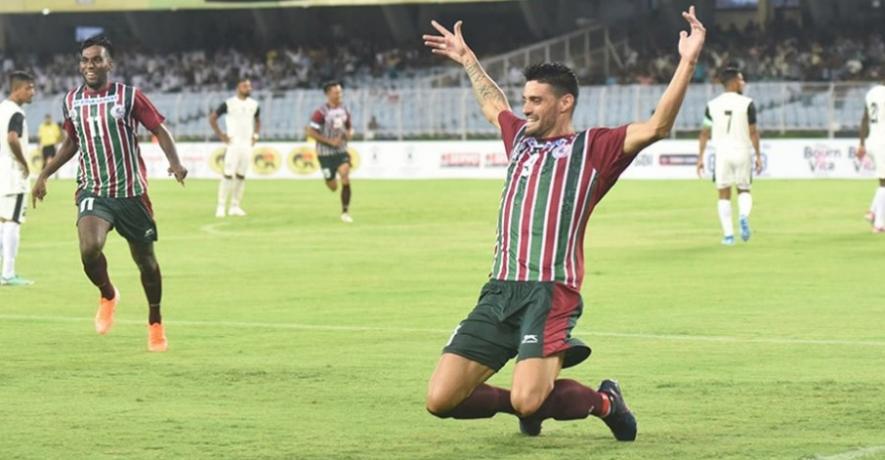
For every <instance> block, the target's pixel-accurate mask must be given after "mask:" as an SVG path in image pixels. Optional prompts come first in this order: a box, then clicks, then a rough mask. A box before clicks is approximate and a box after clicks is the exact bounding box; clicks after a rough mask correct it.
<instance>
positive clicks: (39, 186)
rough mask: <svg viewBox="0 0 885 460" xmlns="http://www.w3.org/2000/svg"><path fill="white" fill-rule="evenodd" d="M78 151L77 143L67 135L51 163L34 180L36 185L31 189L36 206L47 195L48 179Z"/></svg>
mask: <svg viewBox="0 0 885 460" xmlns="http://www.w3.org/2000/svg"><path fill="white" fill-rule="evenodd" d="M76 153H77V144H76V143H75V142H74V141H73V140H71V137H70V136H65V138H64V140H63V141H62V142H61V147H59V148H58V152H56V154H55V157H53V158H52V159H51V160H49V163H48V164H47V165H46V167H45V168H43V171H40V175H38V176H37V180H36V181H34V187H33V189H31V202H32V204H33V205H34V208H36V207H37V201H38V200H39V201H43V197H45V196H46V179H48V178H50V177H52V175H53V174H55V172H56V171H58V170H59V168H61V167H62V166H64V164H65V163H67V162H68V161H69V160H70V159H71V158H74V155H75V154H76Z"/></svg>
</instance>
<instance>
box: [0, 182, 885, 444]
mask: <svg viewBox="0 0 885 460" xmlns="http://www.w3.org/2000/svg"><path fill="white" fill-rule="evenodd" d="M216 186H217V182H215V181H196V180H195V181H190V182H188V184H187V187H185V188H183V189H182V188H181V187H179V186H178V185H176V184H174V183H173V182H171V181H154V182H153V183H152V184H151V197H152V199H153V201H154V207H155V213H156V217H157V221H158V225H159V235H160V241H159V243H158V244H157V254H158V258H159V261H160V265H161V267H162V272H163V275H164V298H163V299H164V302H163V309H164V313H165V319H166V324H167V326H166V327H167V334H168V336H169V341H170V350H169V351H168V352H167V353H164V354H150V353H148V352H147V351H146V330H145V327H144V323H145V321H146V315H147V308H146V302H145V300H144V294H143V293H142V291H141V287H140V284H139V281H138V274H137V271H136V268H135V266H134V264H133V263H132V262H131V260H130V258H129V253H128V248H127V247H126V244H125V242H124V241H123V240H122V239H121V238H120V237H119V236H118V235H116V234H112V235H110V237H109V240H108V244H107V247H106V253H107V256H108V261H109V266H110V272H111V277H112V279H113V280H114V281H115V283H116V284H117V285H118V287H119V288H120V291H121V293H122V294H121V298H122V301H121V304H120V306H119V307H118V310H117V319H118V323H117V324H116V325H115V326H114V329H113V330H112V331H111V333H110V334H109V335H108V336H98V335H96V334H95V333H94V331H93V326H92V321H91V318H92V315H93V314H94V310H95V307H96V305H97V301H98V294H97V291H96V290H95V289H94V288H93V287H92V286H91V285H90V284H89V282H88V280H87V279H86V277H85V275H84V274H83V273H82V270H81V266H80V261H79V256H78V250H77V242H76V230H75V227H74V218H75V209H74V207H73V204H72V197H73V187H74V185H73V183H72V182H70V181H53V182H51V183H50V189H49V193H50V194H49V196H48V197H47V201H46V202H44V203H41V204H40V205H39V207H38V208H37V209H36V210H34V209H30V210H29V214H28V221H27V222H26V223H25V225H24V227H23V229H22V245H21V250H20V254H19V258H18V271H19V273H20V274H21V275H23V276H25V277H29V278H32V279H34V280H36V282H37V283H36V284H35V285H33V286H30V287H27V288H8V287H4V288H0V337H2V342H0V343H2V346H0V363H2V365H0V458H4V459H11V458H297V459H349V458H353V459H441V460H442V459H527V458H528V459H532V460H541V459H562V458H593V459H608V458H612V459H614V458H617V459H631V458H636V459H664V458H676V459H695V458H747V459H763V458H765V459H769V458H778V459H780V458H783V459H799V458H827V457H828V456H834V455H838V454H842V455H843V457H831V458H860V457H863V458H876V457H877V456H879V457H880V458H881V457H882V456H885V447H883V446H885V415H883V414H885V391H883V388H885V387H883V381H885V367H883V362H885V361H883V357H885V281H883V277H882V274H883V270H885V265H883V261H885V235H873V234H871V233H870V229H869V226H868V224H866V223H865V222H864V221H863V220H862V219H861V217H862V214H863V212H864V210H865V207H866V206H867V205H868V203H869V201H870V198H871V196H872V193H873V187H874V185H873V182H872V181H790V182H788V181H760V182H757V184H756V188H755V194H754V196H755V208H754V212H753V216H752V219H751V220H752V223H753V226H754V230H755V233H754V235H753V239H752V240H751V242H750V243H749V244H742V243H740V242H738V245H737V246H735V247H731V248H727V247H722V246H720V244H719V239H720V235H719V226H718V222H717V218H716V203H715V191H714V189H713V186H712V185H711V184H710V183H709V182H701V181H697V182H687V181H623V182H621V183H619V184H618V185H617V186H616V187H615V188H614V189H613V190H612V191H611V192H610V194H609V196H607V197H606V198H605V199H604V200H603V202H602V203H601V205H600V207H599V208H598V209H597V210H596V213H595V214H594V216H593V218H592V219H591V220H590V226H589V229H588V239H587V248H586V249H587V253H586V256H587V277H586V281H585V286H584V288H583V295H584V300H585V303H586V309H585V312H584V317H583V318H581V320H580V322H579V324H578V328H577V330H576V332H575V335H577V336H579V337H581V338H583V339H585V340H586V341H587V342H588V343H589V344H590V345H591V346H592V347H593V349H594V353H593V356H592V357H591V358H590V359H589V360H588V361H586V362H585V363H584V364H582V365H580V366H578V367H577V368H573V369H568V370H566V371H565V372H564V373H563V376H565V377H568V378H574V379H578V380H580V381H582V382H584V383H586V384H588V385H592V386H594V387H595V386H596V385H598V384H599V381H600V380H602V379H604V378H616V379H618V380H619V381H620V382H621V384H622V387H623V389H624V393H625V396H626V399H627V401H628V403H629V404H630V405H631V407H632V409H633V410H634V412H635V413H636V415H637V418H638V420H639V436H638V439H637V441H636V442H635V443H617V442H616V441H614V440H613V438H612V437H611V435H610V433H609V432H608V430H607V429H606V428H605V426H604V425H603V424H602V423H601V422H600V421H599V420H596V419H592V418H591V419H588V420H583V421H576V422H556V421H552V420H551V421H547V422H546V423H545V425H544V433H543V434H542V436H541V437H539V438H525V437H522V436H520V435H519V434H518V428H517V422H516V419H514V418H513V417H511V416H507V415H498V416H496V417H495V418H493V419H490V420H480V421H453V420H438V419H436V418H434V417H432V416H430V415H428V414H427V413H426V412H425V410H424V406H423V401H424V392H425V388H426V382H427V379H428V377H429V375H430V372H431V370H432V369H433V366H434V365H435V363H436V360H437V358H438V355H439V350H440V349H441V347H442V345H443V344H444V343H445V341H446V340H447V338H448V336H449V334H450V332H451V330H452V329H453V328H454V326H455V325H457V323H458V321H459V320H461V319H462V318H463V317H464V316H465V315H466V314H467V312H468V311H469V310H470V309H471V308H472V307H473V304H474V301H475V299H476V295H477V294H478V292H479V289H480V287H481V286H482V284H483V282H484V281H485V278H486V276H487V273H488V270H489V266H490V263H491V250H492V246H493V239H494V231H495V228H494V226H495V217H496V208H497V205H498V194H499V192H500V188H501V183H500V182H497V181H359V180H358V181H356V182H355V184H354V204H353V216H354V219H355V221H356V222H355V223H354V224H352V225H346V224H343V223H341V222H340V221H339V220H338V197H337V195H333V194H331V193H329V192H327V191H326V190H325V188H324V187H323V185H322V184H321V182H320V181H310V182H299V181H289V182H282V181H267V182H262V181H257V180H253V181H250V182H249V183H248V185H247V190H246V198H245V201H244V208H245V209H246V211H247V212H249V216H247V217H245V218H227V219H216V218H215V217H214V216H213V213H214V209H215V204H214V200H215V190H216ZM511 370H512V364H511V365H508V366H507V367H505V368H504V370H503V371H502V372H501V373H500V374H499V375H497V376H495V377H493V379H492V380H491V383H493V384H498V385H502V386H509V379H510V375H511Z"/></svg>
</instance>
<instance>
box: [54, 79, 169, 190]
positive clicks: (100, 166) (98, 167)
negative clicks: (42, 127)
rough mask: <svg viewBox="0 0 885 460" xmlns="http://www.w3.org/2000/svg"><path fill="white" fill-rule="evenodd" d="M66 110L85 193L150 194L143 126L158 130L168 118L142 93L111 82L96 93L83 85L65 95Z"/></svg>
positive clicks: (79, 181) (79, 184) (66, 121)
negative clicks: (140, 127)
mask: <svg viewBox="0 0 885 460" xmlns="http://www.w3.org/2000/svg"><path fill="white" fill-rule="evenodd" d="M62 110H63V111H64V112H63V113H64V119H65V122H64V128H65V131H67V133H68V136H70V138H71V139H72V140H73V141H74V143H76V144H77V147H78V148H79V151H80V160H79V169H78V171H77V188H78V189H79V190H83V191H85V192H88V193H91V194H93V195H95V196H100V197H111V198H114V197H119V198H123V197H132V196H139V195H142V194H144V193H145V192H147V171H146V169H145V166H144V160H143V159H142V158H141V152H140V151H139V149H138V124H139V123H141V124H142V125H144V126H145V127H146V128H148V129H149V130H154V129H155V128H157V127H158V126H160V124H162V123H163V120H164V118H163V116H162V115H160V113H159V112H158V111H157V109H156V107H154V105H153V104H152V103H151V101H149V100H148V98H147V97H145V95H144V94H143V93H142V92H141V91H140V90H139V89H138V88H135V87H132V86H129V85H124V84H123V83H115V82H111V83H108V85H107V86H106V87H105V88H104V89H102V90H99V91H93V90H91V89H90V88H88V87H87V86H86V85H81V86H80V87H79V88H76V89H73V90H71V91H69V92H68V93H67V94H66V95H65V98H64V101H63V108H62Z"/></svg>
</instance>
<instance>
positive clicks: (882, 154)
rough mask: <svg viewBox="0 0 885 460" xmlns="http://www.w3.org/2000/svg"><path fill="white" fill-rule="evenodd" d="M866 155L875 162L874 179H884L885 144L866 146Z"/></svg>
mask: <svg viewBox="0 0 885 460" xmlns="http://www.w3.org/2000/svg"><path fill="white" fill-rule="evenodd" d="M867 153H868V154H869V155H870V156H871V157H872V158H873V161H875V162H876V177H878V178H879V179H885V144H880V143H876V144H875V145H870V144H869V143H868V144H867Z"/></svg>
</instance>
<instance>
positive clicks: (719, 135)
mask: <svg viewBox="0 0 885 460" xmlns="http://www.w3.org/2000/svg"><path fill="white" fill-rule="evenodd" d="M755 124H756V107H755V106H754V105H753V100H752V99H750V98H749V97H746V96H744V95H741V94H738V93H736V92H726V93H722V94H720V95H719V96H718V97H716V98H715V99H713V100H711V101H710V102H708V103H707V110H706V111H705V112H704V127H705V128H710V130H711V132H712V137H711V141H712V143H713V146H714V147H715V148H716V155H728V156H743V155H750V154H751V153H752V151H753V142H752V141H751V140H750V125H755Z"/></svg>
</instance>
